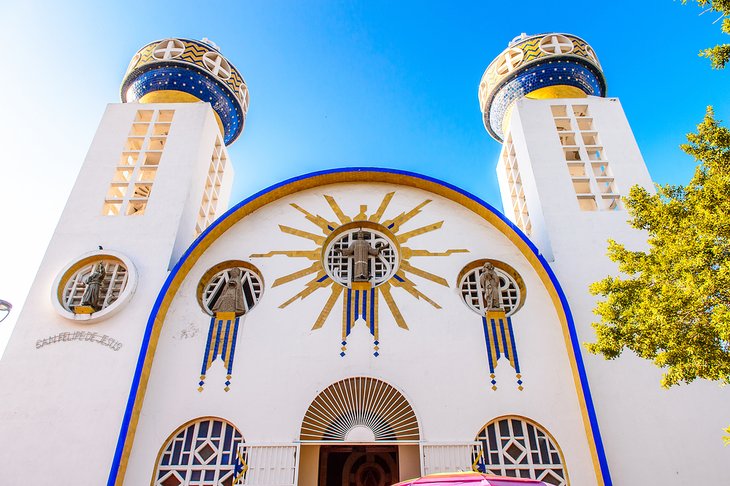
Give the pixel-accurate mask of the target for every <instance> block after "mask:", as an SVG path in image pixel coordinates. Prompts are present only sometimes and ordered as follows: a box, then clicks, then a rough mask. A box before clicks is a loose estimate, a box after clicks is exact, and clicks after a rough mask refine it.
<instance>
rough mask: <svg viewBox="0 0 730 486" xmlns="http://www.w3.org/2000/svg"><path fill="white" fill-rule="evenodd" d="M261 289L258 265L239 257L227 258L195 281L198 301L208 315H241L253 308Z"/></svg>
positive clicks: (262, 286) (261, 281)
mask: <svg viewBox="0 0 730 486" xmlns="http://www.w3.org/2000/svg"><path fill="white" fill-rule="evenodd" d="M263 292H264V279H263V277H261V272H260V271H259V269H258V268H256V267H255V266H253V265H251V264H250V263H248V262H244V261H241V260H228V261H225V262H222V263H219V264H218V265H215V266H214V267H213V268H211V269H209V270H208V271H207V272H205V274H204V275H203V277H202V278H201V279H200V282H199V283H198V292H197V295H198V303H199V304H200V307H201V308H202V309H203V312H205V313H206V314H208V315H211V316H212V315H214V314H215V313H216V312H234V313H235V314H236V315H237V316H242V315H243V314H246V313H248V312H250V311H251V309H253V308H254V307H255V306H256V304H258V302H259V300H260V299H261V295H262V294H263Z"/></svg>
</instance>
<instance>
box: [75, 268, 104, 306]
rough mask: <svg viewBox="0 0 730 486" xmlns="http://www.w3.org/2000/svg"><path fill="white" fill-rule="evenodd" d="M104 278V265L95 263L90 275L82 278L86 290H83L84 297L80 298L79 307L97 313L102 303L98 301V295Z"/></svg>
mask: <svg viewBox="0 0 730 486" xmlns="http://www.w3.org/2000/svg"><path fill="white" fill-rule="evenodd" d="M105 276H106V270H105V269H104V263H103V262H99V263H97V264H96V266H95V267H94V269H93V270H92V271H91V273H90V274H89V275H88V276H87V277H86V278H84V283H85V284H86V288H85V289H84V295H82V296H81V305H83V306H89V307H91V308H93V309H94V310H97V311H98V310H100V309H101V306H102V305H103V302H100V301H99V294H100V291H101V283H102V282H103V281H104V277H105Z"/></svg>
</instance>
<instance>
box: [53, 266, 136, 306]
mask: <svg viewBox="0 0 730 486" xmlns="http://www.w3.org/2000/svg"><path fill="white" fill-rule="evenodd" d="M99 262H101V263H102V264H103V265H104V279H103V280H102V282H101V285H100V286H99V298H100V301H101V305H100V306H99V309H97V312H98V311H100V310H103V309H106V308H107V307H109V306H110V305H112V304H113V303H114V302H116V301H117V299H118V298H119V296H120V295H121V294H122V292H123V291H124V289H125V288H126V286H127V273H128V272H127V268H126V267H125V266H124V265H122V263H121V262H118V261H113V260H97V261H94V262H92V263H89V264H88V265H86V266H84V267H83V268H81V269H79V270H78V271H77V272H76V273H75V274H73V275H72V276H71V278H70V279H69V280H68V281H67V282H66V284H65V285H64V289H63V294H62V302H61V304H62V305H63V307H64V308H65V309H66V310H68V311H71V312H73V309H74V307H76V306H80V305H81V300H82V298H83V295H84V291H85V290H86V283H85V282H86V278H87V277H88V276H89V275H91V274H92V273H93V272H94V269H95V268H96V266H97V265H98V264H99Z"/></svg>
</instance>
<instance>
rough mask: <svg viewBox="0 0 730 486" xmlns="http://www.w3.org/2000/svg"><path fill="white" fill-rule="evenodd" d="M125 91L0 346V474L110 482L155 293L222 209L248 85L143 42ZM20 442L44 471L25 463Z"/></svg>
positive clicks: (184, 54)
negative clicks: (0, 467) (0, 351)
mask: <svg viewBox="0 0 730 486" xmlns="http://www.w3.org/2000/svg"><path fill="white" fill-rule="evenodd" d="M121 99H122V103H115V104H110V105H108V106H107V108H106V111H105V112H104V114H103V116H102V119H101V122H100V123H99V127H98V129H97V131H96V135H95V136H94V139H93V141H92V143H91V146H90V148H89V151H88V154H87V156H86V159H85V161H84V163H83V165H82V167H81V170H80V172H79V176H78V178H77V180H76V183H75V185H74V187H73V190H72V192H71V194H70V196H69V198H68V202H67V204H66V207H65V209H64V211H63V213H62V216H61V219H60V221H59V222H58V225H57V227H56V230H55V233H54V235H53V237H52V239H51V242H50V244H49V246H48V249H47V251H46V254H45V256H44V259H43V261H42V263H41V266H40V269H39V271H38V274H37V275H36V278H35V281H34V283H33V285H32V287H31V290H30V292H29V295H28V298H27V301H26V304H25V307H24V309H23V310H22V312H21V314H20V316H19V318H18V321H17V324H16V327H15V330H14V333H13V335H12V336H11V339H10V342H9V344H8V347H7V349H6V352H5V355H4V357H3V361H2V366H1V367H0V389H2V390H3V394H4V396H5V397H12V400H0V443H3V444H13V447H8V448H6V450H5V453H6V454H7V455H9V456H10V455H13V454H16V455H17V460H16V459H15V458H11V457H7V460H6V461H5V464H6V465H9V466H6V467H5V469H4V471H3V472H2V473H1V474H0V477H2V479H0V482H2V483H7V484H20V483H25V482H36V481H35V480H34V479H36V478H37V479H38V480H40V478H41V477H45V478H47V477H53V480H54V481H55V482H58V483H60V484H103V483H105V482H106V480H107V475H108V473H109V468H110V464H111V461H112V458H114V457H115V448H116V445H117V437H118V435H119V431H120V424H123V423H124V420H123V418H124V417H125V412H127V411H126V410H125V408H126V406H127V398H128V393H129V389H130V386H131V384H132V378H133V374H134V370H135V365H136V362H137V358H138V356H139V353H140V346H141V343H142V341H143V335H144V330H145V325H146V323H147V319H148V317H149V315H150V312H151V311H152V309H153V307H154V304H155V299H156V297H157V293H158V292H159V289H160V288H162V286H163V283H164V281H165V279H166V277H167V275H168V272H169V270H170V269H171V268H172V266H173V265H174V264H175V263H176V262H177V261H178V260H179V258H180V256H181V255H182V254H183V252H184V251H185V249H186V248H188V246H189V245H190V243H192V242H193V241H194V239H195V238H196V237H198V236H199V235H200V234H201V233H202V232H203V231H204V230H205V229H206V228H207V227H208V226H209V225H210V224H211V223H212V222H213V221H214V220H215V219H216V218H217V217H218V216H220V215H221V214H223V212H225V211H226V209H227V208H228V199H229V195H230V191H231V185H232V182H233V166H232V164H231V161H230V160H229V157H228V153H227V149H226V147H227V146H228V145H230V144H231V143H233V142H234V141H235V140H236V139H237V138H238V137H239V136H240V135H241V133H242V131H243V127H244V122H245V118H246V111H247V108H248V101H249V95H248V88H247V87H246V83H245V82H244V80H243V77H242V76H241V74H240V73H239V72H238V70H237V69H236V68H235V67H233V65H232V64H231V63H230V62H229V61H228V60H227V59H226V58H225V57H224V56H223V55H222V54H221V52H220V50H219V48H218V47H217V46H216V45H215V44H214V43H212V42H211V41H208V40H207V39H206V40H203V41H196V40H191V39H182V38H170V39H164V40H162V41H155V42H152V43H150V44H147V45H146V46H144V47H142V48H141V49H140V50H139V51H138V52H137V53H136V54H134V56H133V58H132V61H131V63H130V64H129V67H128V69H127V72H126V74H125V76H124V79H123V81H122V86H121ZM49 296H50V298H49ZM29 410H32V411H33V413H32V414H31V413H29V412H27V411H29ZM68 448H73V449H75V452H74V453H72V454H71V455H69V454H60V453H59V452H58V451H59V450H61V449H68ZM28 451H33V454H34V455H37V456H39V457H43V458H44V467H43V468H42V469H43V473H41V472H40V471H38V472H35V473H34V472H33V471H28V468H27V457H28V456H27V454H28ZM73 455H75V456H77V457H78V460H71V461H69V458H70V457H71V456H73ZM23 457H25V460H23V459H22V458H23ZM34 474H37V475H38V476H34Z"/></svg>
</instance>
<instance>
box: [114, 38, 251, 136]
mask: <svg viewBox="0 0 730 486" xmlns="http://www.w3.org/2000/svg"><path fill="white" fill-rule="evenodd" d="M121 98H122V102H124V103H130V102H140V103H176V102H178V103H179V102H197V101H204V102H208V103H210V104H211V106H212V107H213V110H214V111H215V113H216V115H217V119H218V120H217V121H218V123H219V125H220V127H221V129H222V131H223V135H224V141H225V144H226V145H230V144H231V143H233V142H234V141H235V140H236V138H238V136H239V135H240V134H241V132H242V131H243V126H244V124H245V121H246V112H247V111H248V103H249V93H248V87H247V86H246V82H245V81H244V79H243V76H241V74H240V73H239V72H238V70H237V69H236V68H235V67H234V66H233V65H231V64H230V63H229V62H228V60H227V59H226V58H224V57H223V56H222V55H221V53H220V51H219V50H218V47H217V46H216V45H215V44H213V43H212V42H210V41H195V40H190V39H178V38H174V39H164V40H161V41H155V42H151V43H150V44H147V45H146V46H144V47H143V48H142V49H140V50H139V51H137V53H136V54H135V55H134V57H133V58H132V61H131V62H130V63H129V68H127V72H126V74H125V75H124V80H123V81H122V86H121Z"/></svg>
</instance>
